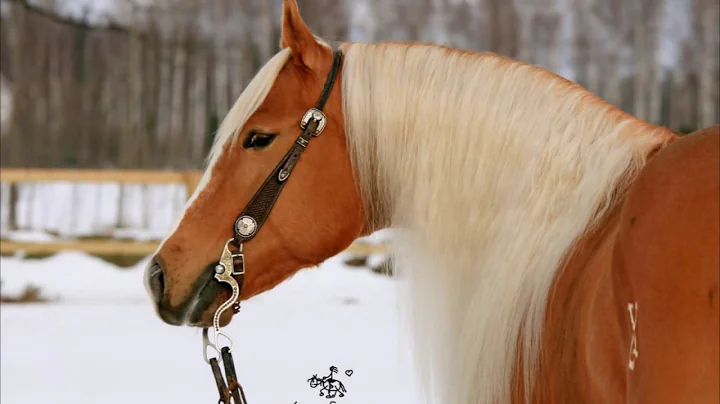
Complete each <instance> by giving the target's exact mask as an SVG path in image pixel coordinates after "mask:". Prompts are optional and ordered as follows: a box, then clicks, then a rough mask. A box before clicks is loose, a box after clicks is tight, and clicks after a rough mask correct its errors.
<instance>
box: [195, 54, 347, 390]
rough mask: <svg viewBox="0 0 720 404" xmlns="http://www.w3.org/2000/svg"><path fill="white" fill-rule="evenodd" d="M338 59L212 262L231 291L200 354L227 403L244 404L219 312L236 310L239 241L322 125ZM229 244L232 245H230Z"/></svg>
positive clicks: (259, 220) (241, 267)
mask: <svg viewBox="0 0 720 404" xmlns="http://www.w3.org/2000/svg"><path fill="white" fill-rule="evenodd" d="M341 63H342V53H341V52H340V50H335V51H334V52H333V63H332V67H331V68H330V73H329V74H328V76H327V79H326V81H325V86H324V88H323V91H322V93H321V94H320V98H319V99H318V102H317V104H316V105H315V107H314V108H310V109H309V110H308V111H307V112H306V113H305V115H304V116H303V117H302V119H301V120H300V128H301V129H302V130H303V131H302V134H301V135H300V136H299V137H298V138H297V139H296V140H295V144H294V145H293V147H292V148H291V149H290V150H289V151H288V152H287V153H286V154H285V157H283V159H282V160H280V163H279V164H278V165H277V166H276V167H275V169H274V170H273V171H272V173H271V174H270V175H269V176H268V178H267V179H266V180H265V182H264V183H263V184H262V185H261V186H260V189H258V190H257V192H256V193H255V195H254V196H253V197H252V199H251V200H250V202H248V204H247V206H245V209H243V211H242V213H240V216H239V217H238V218H237V220H236V221H235V225H234V233H235V235H234V237H233V238H231V239H229V240H228V241H227V242H226V243H225V247H224V248H223V251H222V254H221V256H220V261H219V262H218V264H217V265H216V266H215V279H216V280H217V281H219V282H221V283H227V284H229V285H230V287H231V288H232V295H231V296H230V298H229V299H228V300H227V301H226V302H225V303H223V304H221V305H220V307H218V309H217V311H215V315H214V316H213V328H214V339H213V341H212V342H210V339H209V338H208V329H207V328H204V329H203V357H204V358H205V362H207V363H208V364H209V365H210V367H211V368H212V371H213V375H214V376H215V382H216V384H217V387H218V393H219V394H220V400H219V401H218V403H223V404H229V403H230V400H231V399H232V400H234V402H235V403H236V404H246V403H247V400H246V399H245V394H244V392H243V389H242V386H240V383H239V382H238V380H237V376H236V374H235V365H234V363H233V358H232V354H231V351H232V340H231V339H230V337H229V336H228V335H227V334H226V333H225V332H224V331H222V330H221V329H220V316H221V315H222V313H223V312H225V310H227V309H228V308H230V307H231V306H232V308H233V311H234V312H235V313H237V312H238V311H240V300H239V299H240V292H241V290H242V285H243V281H244V278H245V256H244V254H243V243H244V242H246V241H249V240H251V239H252V238H253V237H255V235H256V234H257V233H258V231H259V230H260V228H261V227H262V225H263V224H264V223H265V220H266V219H267V217H268V216H269V215H270V211H271V210H272V208H273V206H274V205H275V202H276V201H277V199H278V197H279V196H280V192H282V190H283V188H284V187H285V184H286V183H287V180H288V178H289V177H290V174H291V173H292V171H293V169H294V168H295V165H296V164H297V162H298V160H299V159H300V156H301V155H302V153H303V151H305V149H306V148H307V146H308V144H310V140H312V138H313V137H317V136H319V135H320V133H322V131H323V129H325V124H326V123H327V117H326V116H325V114H324V113H323V112H322V111H323V108H324V107H325V104H326V103H327V100H328V98H329V97H330V92H331V91H332V89H333V86H334V85H335V80H336V78H337V74H338V71H339V70H340V64H341ZM231 246H235V247H236V248H234V249H231V248H230V247H231ZM221 335H222V336H224V337H225V338H226V339H227V340H228V342H229V343H230V345H229V346H227V347H223V348H220V345H219V338H220V336H221ZM208 347H210V348H212V349H213V350H215V351H216V352H217V353H218V354H219V355H218V357H216V358H211V359H209V360H208V355H207V348H208ZM218 358H222V361H223V362H224V367H225V375H226V377H227V383H226V382H225V379H224V378H223V375H222V372H221V370H220V365H219V362H218Z"/></svg>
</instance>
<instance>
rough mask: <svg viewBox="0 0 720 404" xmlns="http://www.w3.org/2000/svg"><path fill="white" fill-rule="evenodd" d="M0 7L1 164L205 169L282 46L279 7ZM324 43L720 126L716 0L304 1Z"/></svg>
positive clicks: (685, 122) (251, 0)
mask: <svg viewBox="0 0 720 404" xmlns="http://www.w3.org/2000/svg"><path fill="white" fill-rule="evenodd" d="M78 1H79V0H73V1H71V0H37V1H29V0H2V14H1V18H2V25H1V26H0V34H1V36H0V75H1V77H0V78H1V79H2V83H3V93H4V95H3V105H2V107H3V110H4V111H3V114H4V115H6V116H7V119H6V120H4V121H3V123H2V138H1V139H2V148H1V151H0V162H1V165H2V167H22V168H143V169H175V170H177V169H198V168H202V165H203V163H204V159H205V156H206V154H207V151H208V147H209V145H210V143H211V142H212V137H213V135H214V132H215V129H216V128H217V127H218V124H219V122H220V121H221V120H222V119H223V117H224V115H225V113H226V112H227V111H228V109H229V108H230V106H231V105H232V103H233V102H234V101H235V99H236V98H237V97H238V96H239V94H240V93H241V91H242V89H243V87H244V86H245V84H246V83H247V82H248V81H249V80H250V78H252V77H253V75H254V74H255V73H256V72H257V70H258V69H259V68H260V66H262V65H263V63H264V62H265V61H266V60H268V59H269V57H270V56H271V55H272V54H273V53H275V52H276V51H277V50H278V44H279V34H280V33H279V21H280V5H281V1H280V0H274V1H271V0H145V1H141V0H105V2H104V3H102V4H104V6H103V8H101V9H100V8H99V7H98V4H101V2H98V1H96V2H86V3H85V4H81V3H76V2H78ZM298 3H299V5H300V10H301V12H302V13H303V16H304V18H305V19H306V21H307V23H308V25H309V26H310V27H311V28H312V29H313V30H314V31H315V33H316V34H317V35H319V36H321V37H323V38H325V39H326V40H329V41H362V42H370V41H384V40H393V41H432V42H435V43H440V44H446V45H450V46H454V47H459V48H464V49H472V50H477V51H486V52H495V53H499V54H502V55H505V56H509V57H512V58H516V59H519V60H522V61H526V62H529V63H533V64H537V65H540V66H543V67H545V68H548V69H550V70H552V71H554V72H556V73H558V74H560V75H562V76H564V77H566V78H568V79H570V80H573V81H576V82H577V83H579V84H580V85H582V86H584V87H586V88H588V89H589V90H590V91H592V92H594V93H596V94H597V95H599V96H601V97H603V98H604V99H605V100H607V101H609V102H610V103H612V104H614V105H616V106H618V107H620V108H622V109H623V110H625V111H628V112H630V113H632V114H634V115H636V116H637V117H639V118H642V119H645V120H647V121H649V122H653V123H657V124H662V125H665V126H668V127H671V128H673V129H675V130H678V131H680V132H684V133H687V132H689V131H692V130H694V129H696V128H699V127H704V126H708V125H712V124H716V123H718V122H720V91H719V90H718V77H719V76H720V60H719V58H720V56H719V54H718V49H719V48H720V38H719V36H720V16H719V12H718V9H719V8H720V6H719V5H718V2H717V0H357V1H352V0H345V1H340V0H298Z"/></svg>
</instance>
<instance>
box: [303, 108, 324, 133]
mask: <svg viewBox="0 0 720 404" xmlns="http://www.w3.org/2000/svg"><path fill="white" fill-rule="evenodd" d="M311 119H314V120H316V121H318V125H317V127H316V128H315V131H314V132H313V136H320V133H322V131H323V129H325V124H326V123H327V117H326V116H325V114H324V113H323V112H322V111H320V110H319V109H317V108H310V109H309V110H308V111H307V112H306V113H305V115H304V116H303V118H302V120H301V121H300V128H302V129H303V130H304V129H305V128H307V126H308V124H309V123H310V120H311Z"/></svg>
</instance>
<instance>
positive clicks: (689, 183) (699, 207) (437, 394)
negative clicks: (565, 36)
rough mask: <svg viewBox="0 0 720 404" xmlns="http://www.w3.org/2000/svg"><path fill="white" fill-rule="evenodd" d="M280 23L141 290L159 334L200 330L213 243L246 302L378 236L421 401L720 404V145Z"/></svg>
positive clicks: (526, 87) (510, 78)
mask: <svg viewBox="0 0 720 404" xmlns="http://www.w3.org/2000/svg"><path fill="white" fill-rule="evenodd" d="M282 10H283V11H282V19H281V40H280V50H279V51H278V53H276V54H275V55H274V56H272V57H271V58H270V59H269V60H268V61H267V63H266V64H265V65H264V66H263V67H262V68H261V69H260V70H259V71H258V73H257V74H256V75H255V76H254V77H253V79H252V80H251V81H250V83H249V84H248V85H247V87H246V88H245V89H244V90H243V92H242V93H241V94H240V96H239V97H238V99H237V101H236V102H235V104H234V105H233V106H232V108H231V109H230V111H229V112H228V114H227V116H226V117H225V118H224V120H223V122H222V124H221V126H220V128H219V129H218V132H217V134H216V136H215V140H214V143H213V145H212V148H211V150H210V152H209V154H208V160H207V164H206V170H205V172H204V174H203V177H202V179H201V181H200V184H199V185H198V187H197V188H196V189H195V191H194V193H193V194H192V196H191V197H190V198H189V200H188V201H187V204H186V206H185V209H184V211H183V212H182V214H181V215H180V217H179V218H178V221H177V223H176V224H175V225H174V226H173V228H172V229H171V230H170V231H169V233H168V235H167V236H166V238H164V239H163V240H162V241H161V243H160V245H159V246H158V249H157V251H156V252H155V254H154V255H153V257H152V259H151V262H150V264H149V265H148V268H147V270H146V274H145V286H146V288H147V290H148V293H149V295H150V296H151V298H152V300H153V302H154V308H155V311H156V313H157V314H158V316H159V317H160V318H161V319H162V321H164V322H166V323H168V324H171V325H176V326H189V327H209V326H210V325H211V324H212V323H213V313H214V312H216V310H217V309H218V308H220V306H221V305H222V304H223V302H225V301H226V300H227V299H228V298H229V297H230V296H231V294H230V292H229V291H228V290H227V288H225V287H223V285H221V284H220V283H219V282H215V281H214V280H213V273H214V271H217V270H218V267H217V265H216V263H217V262H218V257H219V256H220V254H221V251H222V250H223V246H225V248H226V249H228V248H230V247H229V246H233V248H234V249H235V251H236V252H238V251H241V253H242V255H243V260H244V261H243V265H244V266H243V271H242V272H238V273H239V274H240V275H239V276H240V277H242V278H240V277H236V278H237V279H238V283H241V288H242V289H241V293H240V299H241V300H247V299H250V298H252V297H254V296H257V295H260V294H262V293H264V292H265V291H268V290H270V289H272V288H274V287H275V286H276V285H278V284H280V283H281V282H283V281H284V280H286V279H288V278H289V277H290V276H291V275H293V274H294V273H296V272H298V271H299V270H301V269H304V268H311V267H314V266H317V265H318V264H320V263H322V262H323V261H325V260H326V259H328V258H329V257H332V256H335V255H337V254H339V253H340V252H342V251H343V250H345V249H346V248H347V247H349V245H350V244H351V243H352V242H353V241H354V240H356V239H357V238H359V237H362V236H366V235H369V234H371V233H373V232H375V231H377V230H380V229H386V228H391V229H393V232H394V233H393V235H394V239H393V254H394V258H393V260H394V270H395V276H396V277H397V279H398V283H399V288H400V289H399V294H400V296H401V297H402V301H403V302H404V305H403V308H402V318H403V321H404V322H406V324H405V325H406V326H407V327H408V329H409V330H410V331H412V333H411V335H412V338H411V339H412V341H411V342H412V346H413V355H414V358H413V359H414V366H415V368H416V373H417V380H418V385H419V388H420V389H422V390H421V392H422V396H423V397H424V399H425V400H426V402H428V403H453V404H481V403H482V404H485V403H488V404H494V403H680V402H683V403H718V402H719V401H718V400H719V398H718V397H719V395H720V386H719V382H718V379H719V376H720V373H719V366H720V346H719V342H718V341H719V338H720V332H719V328H720V327H719V321H720V320H719V313H720V306H719V303H718V302H719V301H720V297H719V296H720V293H719V291H718V285H719V279H718V277H719V274H718V272H719V271H718V267H719V265H720V251H719V250H720V247H719V245H720V236H719V234H720V231H719V229H718V226H719V223H720V217H719V213H718V211H719V210H720V200H719V194H720V192H719V190H720V178H719V177H720V175H719V173H718V171H719V169H718V166H719V164H720V159H719V150H718V149H719V148H720V141H719V139H720V126H718V125H716V126H712V127H708V128H704V129H702V130H698V131H697V132H694V133H691V134H689V135H681V134H680V133H678V132H675V131H673V130H671V129H669V128H665V127H662V126H659V125H655V124H651V123H648V122H645V121H643V120H641V119H638V118H637V117H635V116H633V115H631V114H629V113H626V112H624V111H622V110H620V109H619V108H617V107H615V106H613V105H611V104H609V103H608V102H605V101H604V100H602V99H601V98H599V97H598V96H596V95H594V94H592V93H591V92H589V91H588V90H586V89H584V88H583V87H581V86H580V85H578V84H576V83H573V82H571V81H569V80H566V79H564V78H562V77H560V76H558V75H556V74H554V73H553V72H550V71H548V70H545V69H543V68H541V67H538V66H534V65H530V64H527V63H524V62H521V61H517V60H513V59H510V58H507V57H504V56H501V55H497V54H492V53H487V52H475V51H469V50H461V49H455V48H451V47H447V46H443V45H438V44H433V43H421V42H410V43H404V42H380V43H353V42H342V43H339V44H337V46H336V47H333V46H331V45H330V44H329V43H328V42H326V41H324V40H323V39H322V38H320V37H318V36H316V35H314V34H313V33H312V31H311V30H310V28H309V27H308V26H307V25H306V24H305V22H304V21H303V19H302V17H301V15H300V12H299V10H298V6H297V4H296V1H295V0H284V2H283V6H282ZM318 106H321V107H320V108H318ZM288 150H290V151H288ZM290 172H291V175H290V174H289V173H290ZM288 175H289V177H288ZM258 190H262V192H260V191H258ZM280 191H282V192H280ZM244 207H245V208H244ZM251 211H256V213H252V212H251ZM257 212H259V213H257ZM238 216H240V217H239V218H238ZM238 244H239V245H238ZM235 256H236V255H235V254H234V255H233V257H235ZM220 271H222V267H220ZM234 279H235V278H234ZM218 313H220V315H219V320H218V322H219V324H221V325H223V326H224V325H227V324H228V323H230V321H231V319H232V317H233V312H231V311H227V312H222V310H220V311H219V312H218Z"/></svg>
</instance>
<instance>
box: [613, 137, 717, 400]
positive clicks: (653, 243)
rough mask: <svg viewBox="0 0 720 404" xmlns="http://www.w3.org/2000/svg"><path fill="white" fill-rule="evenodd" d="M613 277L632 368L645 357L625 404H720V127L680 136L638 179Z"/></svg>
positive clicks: (630, 378)
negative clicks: (635, 403)
mask: <svg viewBox="0 0 720 404" xmlns="http://www.w3.org/2000/svg"><path fill="white" fill-rule="evenodd" d="M612 272H613V278H614V281H613V284H614V289H615V296H616V302H615V306H616V309H617V310H618V314H619V315H621V316H623V317H624V322H625V327H624V328H625V333H624V340H625V341H624V342H625V344H624V345H625V348H626V349H627V352H628V360H629V362H630V355H631V353H630V350H631V349H633V348H635V349H636V350H637V351H636V353H637V355H636V356H637V357H636V359H635V363H634V366H633V368H632V369H631V368H630V366H628V367H627V368H626V371H627V385H626V386H627V392H626V394H627V401H628V402H637V403H680V402H682V403H718V402H720V401H719V400H720V387H719V383H720V381H719V368H720V349H719V348H720V331H719V330H720V318H719V316H720V304H719V302H720V296H719V291H718V284H719V283H720V282H719V273H720V126H714V127H711V128H707V129H705V130H702V131H698V132H695V133H693V134H690V135H687V136H684V137H679V138H678V139H677V140H675V141H674V142H672V143H671V144H669V145H668V146H667V147H665V148H664V149H662V150H660V151H659V152H658V153H657V154H656V155H654V156H653V157H652V158H651V159H650V161H648V163H647V165H646V166H645V167H644V168H643V170H642V171H641V172H640V173H639V174H638V175H637V178H636V179H635V181H634V182H633V184H632V185H631V186H630V188H629V189H628V193H627V197H626V199H625V202H624V204H623V206H622V209H621V212H620V217H619V224H618V233H617V237H616V241H615V246H614V251H613V271H612ZM628 305H633V306H628ZM628 307H632V309H631V310H634V313H631V312H630V310H628ZM631 317H632V318H631ZM633 322H634V323H635V327H634V328H635V329H634V330H633ZM633 333H634V334H633ZM633 337H634V338H635V339H634V341H633ZM633 343H634V345H633ZM629 362H628V364H629Z"/></svg>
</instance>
